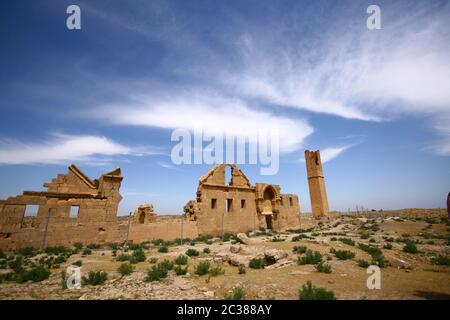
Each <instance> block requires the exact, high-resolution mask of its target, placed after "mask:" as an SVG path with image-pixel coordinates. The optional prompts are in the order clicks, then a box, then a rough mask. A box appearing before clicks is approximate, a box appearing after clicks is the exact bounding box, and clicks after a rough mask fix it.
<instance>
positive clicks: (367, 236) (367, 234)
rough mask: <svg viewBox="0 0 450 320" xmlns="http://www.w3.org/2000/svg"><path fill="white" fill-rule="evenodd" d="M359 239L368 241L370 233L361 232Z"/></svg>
mask: <svg viewBox="0 0 450 320" xmlns="http://www.w3.org/2000/svg"><path fill="white" fill-rule="evenodd" d="M360 238H361V239H369V238H370V233H369V232H361V234H360Z"/></svg>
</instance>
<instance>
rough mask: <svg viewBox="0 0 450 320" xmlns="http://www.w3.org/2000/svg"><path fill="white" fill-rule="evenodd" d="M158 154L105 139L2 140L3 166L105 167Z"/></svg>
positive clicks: (92, 137) (63, 136)
mask: <svg viewBox="0 0 450 320" xmlns="http://www.w3.org/2000/svg"><path fill="white" fill-rule="evenodd" d="M152 153H156V152H154V151H151V150H148V149H147V150H145V149H142V148H136V149H132V148H129V147H126V146H124V145H122V144H120V143H117V142H115V141H112V140H110V139H108V138H106V137H103V136H90V135H81V136H74V135H64V134H55V135H53V136H51V138H50V139H49V140H47V141H39V142H22V141H17V140H7V139H3V140H0V165H8V164H9V165H15V164H67V163H69V162H77V163H84V164H87V165H105V164H109V163H110V162H111V161H112V157H114V156H119V155H137V156H138V155H143V154H152Z"/></svg>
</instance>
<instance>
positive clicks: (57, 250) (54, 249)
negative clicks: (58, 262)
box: [45, 246, 69, 256]
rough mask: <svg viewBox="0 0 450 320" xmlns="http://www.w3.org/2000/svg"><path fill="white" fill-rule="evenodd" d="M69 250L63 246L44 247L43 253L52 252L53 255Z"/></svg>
mask: <svg viewBox="0 0 450 320" xmlns="http://www.w3.org/2000/svg"><path fill="white" fill-rule="evenodd" d="M67 252H69V249H67V248H66V247H64V246H56V247H47V248H45V253H47V254H54V255H55V256H57V255H60V254H65V253H67Z"/></svg>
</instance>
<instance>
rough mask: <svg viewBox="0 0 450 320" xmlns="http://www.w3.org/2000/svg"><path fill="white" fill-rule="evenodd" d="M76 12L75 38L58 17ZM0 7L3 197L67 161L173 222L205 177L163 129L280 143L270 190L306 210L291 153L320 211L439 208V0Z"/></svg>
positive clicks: (445, 36) (443, 99) (442, 65)
mask: <svg viewBox="0 0 450 320" xmlns="http://www.w3.org/2000/svg"><path fill="white" fill-rule="evenodd" d="M70 4H77V5H79V6H80V8H81V19H82V20H81V21H82V22H81V26H82V28H81V30H76V31H70V30H68V29H67V28H66V19H67V16H68V15H67V14H66V8H67V6H69V5H70ZM369 4H374V2H372V1H371V2H366V1H261V0H258V1H249V0H245V1H130V2H127V3H125V2H123V1H39V2H38V1H20V0H19V1H5V2H4V3H2V10H1V13H0V15H1V17H0V39H1V40H0V41H1V45H0V48H1V50H0V70H1V72H0V94H1V99H0V110H1V118H0V198H6V197H7V196H11V195H15V194H20V193H21V192H22V191H23V190H41V189H42V183H44V182H47V181H50V180H51V179H52V178H53V177H54V176H55V175H56V174H57V173H60V172H65V171H66V167H67V166H68V165H69V164H70V163H75V164H77V165H78V166H79V167H80V168H81V169H82V170H83V171H85V172H86V173H87V174H88V175H89V176H91V177H93V178H96V177H98V176H99V175H100V174H101V173H102V172H105V171H108V170H110V169H112V168H114V167H121V168H122V172H123V175H124V177H125V179H124V181H123V184H122V189H121V191H122V194H123V196H124V200H123V201H122V203H121V206H120V214H126V213H127V212H129V211H132V210H134V209H135V208H136V207H137V206H138V205H139V204H141V203H147V202H150V203H153V204H154V205H155V208H156V211H157V212H159V213H165V214H167V213H181V212H182V208H183V205H184V204H185V203H186V202H187V201H188V200H190V199H194V198H195V192H196V188H197V181H198V178H199V177H200V176H201V175H202V174H204V173H205V172H206V171H207V170H208V169H209V166H208V165H180V166H176V165H174V164H173V163H172V162H171V158H170V151H171V149H172V147H173V146H174V143H173V142H171V140H170V137H171V133H172V131H173V130H174V129H177V128H184V129H187V130H192V129H193V128H194V127H195V126H200V127H201V128H202V129H203V130H204V131H205V132H217V131H221V130H231V132H232V133H235V134H236V135H238V134H239V133H240V132H241V129H242V127H245V128H246V130H249V131H252V130H257V128H258V127H261V126H263V127H267V128H275V129H277V130H280V139H281V140H280V147H281V149H282V153H281V157H280V169H279V172H278V174H276V175H273V176H261V175H260V166H258V165H241V166H240V167H241V168H242V169H243V170H244V172H245V173H246V174H247V176H248V177H249V179H250V180H251V182H252V183H256V182H268V183H278V184H280V185H281V187H282V191H283V192H286V193H296V194H298V195H299V197H300V205H301V209H302V210H303V211H309V210H310V203H309V193H308V189H307V179H306V169H305V163H304V162H303V152H304V150H305V149H314V150H316V149H320V150H321V151H322V158H323V159H324V160H325V163H324V171H325V177H326V184H327V191H328V195H329V203H330V207H331V209H334V210H344V211H346V210H347V209H348V208H354V207H355V205H359V206H364V207H367V208H369V209H372V208H375V209H380V208H383V209H388V208H393V209H394V208H407V207H444V206H445V201H446V196H447V193H448V192H449V191H450V170H449V167H450V166H449V164H450V125H449V123H450V61H449V59H448V57H449V56H450V50H449V49H450V40H449V39H450V22H449V19H448V17H449V16H450V4H449V2H448V1H418V2H417V3H413V2H411V1H404V2H403V1H378V2H376V3H375V4H377V5H379V6H380V8H381V19H382V20H381V21H382V22H381V26H382V28H381V29H380V30H368V29H367V27H366V19H367V17H368V14H367V13H366V8H367V7H368V5H369Z"/></svg>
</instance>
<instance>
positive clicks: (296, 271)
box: [0, 209, 450, 300]
mask: <svg viewBox="0 0 450 320" xmlns="http://www.w3.org/2000/svg"><path fill="white" fill-rule="evenodd" d="M302 229H303V230H296V231H295V232H294V231H287V232H282V233H276V234H274V233H271V232H265V233H264V234H260V235H257V234H255V232H253V233H251V234H250V236H249V238H248V244H239V243H237V242H236V240H232V241H227V242H223V241H221V239H219V238H215V239H213V242H212V244H207V243H205V242H197V243H195V245H190V244H189V245H172V246H169V250H168V252H167V253H161V252H158V248H159V246H156V245H150V247H149V248H148V249H146V250H145V255H146V259H147V260H146V261H144V262H139V263H137V264H135V265H134V266H135V271H134V272H133V273H132V274H131V275H128V276H123V277H122V276H120V274H119V273H118V272H117V268H118V266H119V265H121V264H122V263H123V262H119V261H116V258H115V257H113V252H112V250H111V249H107V248H106V247H105V248H101V249H96V250H93V251H92V254H91V255H85V256H82V255H81V253H78V254H74V255H72V256H70V258H69V259H68V260H67V261H66V262H65V263H63V264H61V265H59V266H56V267H55V268H53V269H51V276H50V278H49V279H47V280H44V281H42V282H36V283H33V282H27V283H23V284H18V283H15V282H11V281H9V282H8V281H4V282H3V283H1V284H0V299H224V298H225V296H226V295H229V294H230V293H231V292H233V290H234V289H235V288H238V287H239V288H242V289H244V291H245V298H246V299H276V300H279V299H298V298H299V289H301V288H302V285H304V284H305V283H306V282H307V281H311V282H312V283H313V285H315V286H316V287H322V288H325V289H327V290H329V291H333V292H334V293H335V295H336V298H337V299H356V300H359V299H450V266H448V265H437V264H435V263H433V258H434V257H436V256H438V255H440V256H446V257H447V258H448V257H449V256H450V246H449V245H450V238H449V235H450V232H449V231H450V225H449V222H448V219H446V211H444V210H443V209H435V210H432V209H430V210H422V209H409V210H399V211H390V212H368V213H364V214H355V213H350V214H331V215H330V217H329V218H328V219H326V220H314V219H312V218H311V216H308V215H305V216H302ZM260 233H261V232H260ZM299 235H302V237H304V238H302V239H300V240H298V241H293V239H294V240H295V239H296V238H295V237H298V236H299ZM340 238H348V239H352V240H353V241H354V243H355V245H349V244H345V243H343V242H342V241H340V240H339V239H340ZM405 239H409V240H408V241H412V242H414V243H415V245H416V247H417V249H418V252H417V253H407V252H405V251H404V246H405V241H404V240H405ZM233 243H234V244H233ZM360 243H362V244H367V245H371V246H374V247H378V248H380V249H381V250H382V253H383V255H384V257H385V258H386V260H387V261H388V262H389V264H388V265H387V266H386V267H384V268H381V288H380V289H373V290H370V289H368V288H367V285H366V281H367V278H368V277H369V274H367V270H366V268H365V267H360V266H359V265H358V260H360V259H363V260H366V261H371V256H370V255H369V254H368V253H367V252H365V251H363V250H362V249H360V248H359V246H358V244H360ZM389 244H390V245H391V246H392V248H391V249H388V248H385V246H386V245H387V246H388V247H389ZM231 246H233V247H234V250H239V252H238V253H231V252H230V249H231V250H232V249H233V248H230V247H231ZM294 246H306V247H307V249H310V250H312V251H318V252H320V253H321V254H322V258H323V260H324V261H325V262H326V263H327V264H329V265H330V266H331V268H332V272H331V273H329V274H327V273H321V272H318V271H317V270H316V267H315V265H312V264H305V265H299V264H297V259H298V258H299V257H302V256H303V255H304V253H303V254H298V253H295V252H293V248H294ZM189 248H192V249H195V250H198V251H199V252H200V255H199V256H198V257H189V259H188V273H187V274H186V275H182V276H177V275H176V274H175V272H174V271H169V273H168V276H167V278H165V279H162V280H161V281H154V282H145V281H144V278H145V277H146V275H147V271H148V270H149V269H150V267H151V266H152V265H154V263H152V262H154V261H151V258H158V262H160V261H162V260H164V259H168V260H173V259H174V258H175V257H177V256H178V255H180V254H184V253H185V252H186V250H188V249H189ZM205 248H209V250H210V252H209V253H205V252H203V250H204V249H205ZM331 248H334V249H336V250H349V251H352V252H354V253H355V257H354V258H351V259H348V260H339V259H338V258H337V257H336V256H335V255H334V254H332V253H330V249H331ZM270 249H275V251H276V252H279V253H280V252H281V253H283V257H282V258H281V259H280V260H278V261H276V262H275V263H273V264H271V265H266V266H265V268H263V269H252V268H250V267H248V264H247V261H248V259H251V258H252V257H264V254H265V252H267V251H268V250H270ZM272 251H273V250H272ZM120 253H121V252H120V250H119V251H118V252H117V254H120ZM7 254H12V253H7ZM41 255H42V254H41ZM230 256H234V257H236V258H237V259H238V260H239V259H241V260H239V261H244V262H245V264H246V265H247V266H246V268H245V269H246V273H245V274H239V272H238V267H237V266H232V265H230V260H229V257H230ZM37 257H39V256H37ZM37 257H36V258H37ZM246 259H247V260H246ZM77 260H82V266H81V271H82V273H83V274H87V273H88V272H89V271H91V270H94V271H98V270H102V271H106V272H107V273H108V279H107V280H106V282H105V283H104V284H102V285H97V286H92V285H83V286H82V288H81V289H72V290H71V289H63V286H62V285H61V279H62V278H61V271H64V270H66V268H67V267H68V266H70V265H71V264H72V263H73V262H75V261H77ZM201 261H208V262H210V263H211V265H213V266H215V265H219V266H221V268H222V269H223V270H224V271H225V272H224V274H221V275H217V276H212V275H203V276H198V275H196V274H195V272H194V267H195V266H196V265H197V264H198V263H199V262H201ZM6 272H8V269H4V270H0V273H6Z"/></svg>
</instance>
